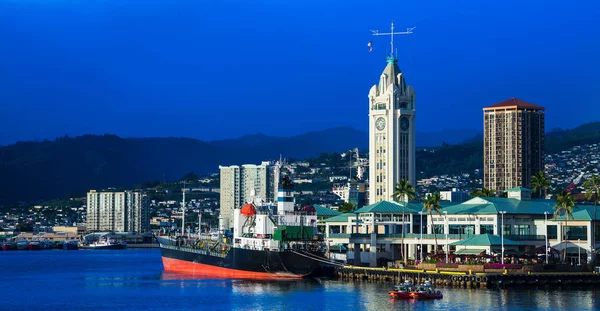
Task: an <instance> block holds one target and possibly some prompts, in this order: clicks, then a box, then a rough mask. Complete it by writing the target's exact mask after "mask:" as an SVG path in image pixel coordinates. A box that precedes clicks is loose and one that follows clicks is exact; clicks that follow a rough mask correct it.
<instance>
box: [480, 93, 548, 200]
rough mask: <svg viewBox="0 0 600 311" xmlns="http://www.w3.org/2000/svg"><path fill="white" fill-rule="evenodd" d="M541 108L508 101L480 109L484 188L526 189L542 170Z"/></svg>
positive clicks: (542, 116) (513, 100)
mask: <svg viewBox="0 0 600 311" xmlns="http://www.w3.org/2000/svg"><path fill="white" fill-rule="evenodd" d="M544 113H545V109H544V108H543V107H540V106H537V105H534V104H530V103H527V102H525V101H522V100H520V99H517V98H511V99H508V100H505V101H503V102H500V103H498V104H495V105H492V106H489V107H485V108H483V117H484V135H483V157H484V158H483V159H484V161H483V166H484V167H483V186H484V187H486V188H489V189H492V190H494V191H505V190H508V189H512V188H514V187H518V186H524V187H527V188H529V187H530V185H531V177H532V176H534V175H535V174H537V173H538V172H539V171H543V169H544Z"/></svg>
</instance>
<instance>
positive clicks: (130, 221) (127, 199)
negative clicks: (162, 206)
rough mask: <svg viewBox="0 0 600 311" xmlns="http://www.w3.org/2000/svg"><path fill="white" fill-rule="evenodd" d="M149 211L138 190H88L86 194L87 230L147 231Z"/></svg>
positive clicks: (144, 197)
mask: <svg viewBox="0 0 600 311" xmlns="http://www.w3.org/2000/svg"><path fill="white" fill-rule="evenodd" d="M149 214H150V211H149V207H148V199H147V197H146V195H145V194H144V193H142V192H140V191H124V192H113V191H100V192H97V191H96V190H90V191H89V192H88V194H87V219H86V229H87V231H117V232H137V233H142V232H147V231H149V230H150V216H149Z"/></svg>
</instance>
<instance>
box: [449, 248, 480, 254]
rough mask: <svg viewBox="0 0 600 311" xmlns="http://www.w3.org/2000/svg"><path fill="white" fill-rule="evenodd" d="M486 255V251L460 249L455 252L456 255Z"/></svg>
mask: <svg viewBox="0 0 600 311" xmlns="http://www.w3.org/2000/svg"><path fill="white" fill-rule="evenodd" d="M481 253H485V249H460V250H457V251H456V252H454V255H479V254H481Z"/></svg>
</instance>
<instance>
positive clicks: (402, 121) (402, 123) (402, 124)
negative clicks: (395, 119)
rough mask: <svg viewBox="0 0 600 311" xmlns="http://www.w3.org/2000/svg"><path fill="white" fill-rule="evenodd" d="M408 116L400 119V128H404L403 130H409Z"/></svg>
mask: <svg viewBox="0 0 600 311" xmlns="http://www.w3.org/2000/svg"><path fill="white" fill-rule="evenodd" d="M408 125H409V124H408V118H407V117H402V118H401V119H400V129H402V130H403V131H407V130H408Z"/></svg>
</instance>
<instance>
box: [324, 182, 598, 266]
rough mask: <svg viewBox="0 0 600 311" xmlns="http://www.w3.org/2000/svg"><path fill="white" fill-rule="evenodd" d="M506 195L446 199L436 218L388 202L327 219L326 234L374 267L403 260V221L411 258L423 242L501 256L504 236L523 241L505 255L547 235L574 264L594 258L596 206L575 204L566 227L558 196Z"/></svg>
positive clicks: (429, 247) (538, 243) (441, 249)
mask: <svg viewBox="0 0 600 311" xmlns="http://www.w3.org/2000/svg"><path fill="white" fill-rule="evenodd" d="M506 194H507V197H506V198H496V197H494V198H482V197H476V198H473V199H470V200H468V201H465V202H462V203H453V202H442V204H441V205H442V213H441V214H440V215H438V214H434V215H433V216H432V217H431V219H430V217H429V216H428V215H427V214H420V213H419V212H422V204H420V203H419V204H416V203H412V202H411V203H408V204H406V205H403V203H397V202H392V201H382V202H378V203H375V204H371V205H368V206H365V207H363V208H361V209H358V210H355V211H354V212H353V213H346V214H342V215H338V216H335V217H332V218H329V219H326V220H325V221H324V222H325V224H326V235H327V239H328V240H331V241H333V242H332V243H335V244H344V245H345V246H347V249H348V252H347V260H348V262H349V263H351V264H353V265H370V266H381V265H383V264H385V262H389V261H395V260H399V259H400V256H401V252H400V250H401V249H402V234H401V232H402V227H403V226H407V227H408V229H409V230H407V233H406V234H405V237H404V244H407V245H408V258H410V259H420V258H419V255H418V254H419V253H420V249H421V245H422V246H423V248H422V249H423V252H426V253H432V252H434V251H435V250H434V248H435V245H436V241H437V252H438V253H441V254H445V253H446V252H448V254H457V255H458V254H461V253H464V252H466V251H467V250H465V249H469V250H468V252H473V251H474V250H481V252H480V253H486V254H488V255H497V256H499V255H500V254H501V246H500V245H497V243H496V242H497V240H498V239H507V240H512V241H515V242H517V243H518V245H517V243H512V244H511V245H508V244H509V242H507V244H506V245H505V255H511V254H512V255H520V254H524V253H527V252H531V251H533V250H535V249H538V248H540V247H542V249H544V248H545V245H546V239H547V243H548V246H549V247H551V248H553V249H555V250H558V251H565V250H566V253H567V260H568V262H570V263H574V264H577V263H579V258H580V257H579V256H580V255H581V263H586V262H587V261H588V260H590V259H591V251H592V249H598V243H596V245H595V247H593V245H592V239H591V234H592V230H591V225H592V219H593V215H594V213H593V206H592V205H577V206H575V208H574V209H573V218H570V219H569V220H568V226H566V223H565V219H564V217H563V216H561V217H558V218H556V219H554V218H553V217H552V216H553V213H554V206H555V204H556V201H554V200H545V199H532V198H531V190H529V189H527V188H523V187H517V188H513V189H509V190H507V191H506ZM403 210H404V212H405V218H404V219H402V211H403ZM421 230H422V231H421ZM421 232H422V234H421ZM486 234H489V235H493V236H494V237H490V238H489V239H488V240H490V243H488V245H480V246H481V247H472V246H469V247H462V245H463V244H464V243H461V242H460V241H463V240H466V239H469V238H472V237H474V236H478V235H486ZM421 237H422V238H421ZM565 240H566V241H565ZM595 241H600V232H596V239H595ZM470 242H473V241H470ZM565 242H566V249H565ZM346 243H347V244H346ZM478 243H481V241H479V242H478ZM467 244H468V243H467ZM458 251H461V252H458Z"/></svg>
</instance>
